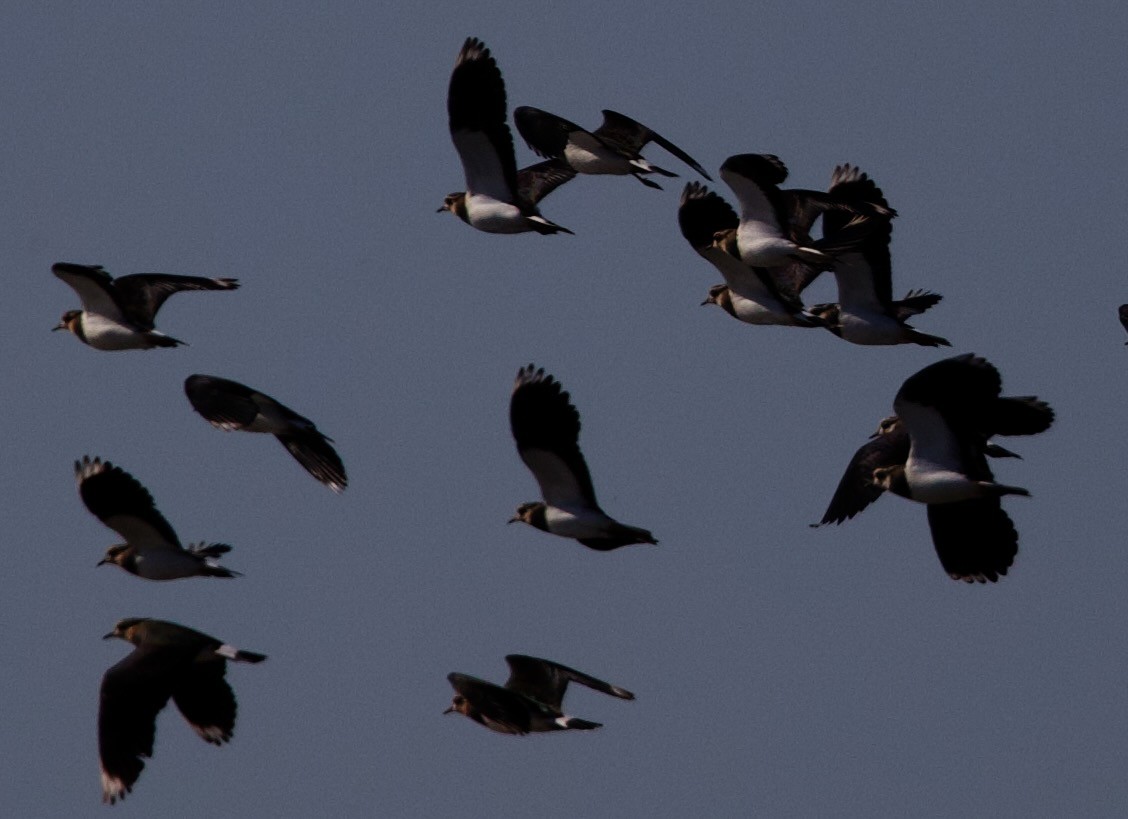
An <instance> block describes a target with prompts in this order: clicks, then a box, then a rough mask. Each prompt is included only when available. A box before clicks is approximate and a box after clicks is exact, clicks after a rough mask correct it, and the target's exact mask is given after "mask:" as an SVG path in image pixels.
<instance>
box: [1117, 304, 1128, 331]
mask: <svg viewBox="0 0 1128 819" xmlns="http://www.w3.org/2000/svg"><path fill="white" fill-rule="evenodd" d="M1117 314H1118V315H1119V316H1120V324H1121V325H1122V326H1123V327H1124V329H1125V330H1128V304H1122V305H1120V307H1118V308H1117Z"/></svg>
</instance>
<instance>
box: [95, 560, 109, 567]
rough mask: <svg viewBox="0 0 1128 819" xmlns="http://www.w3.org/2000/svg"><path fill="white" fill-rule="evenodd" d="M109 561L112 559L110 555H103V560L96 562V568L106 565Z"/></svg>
mask: <svg viewBox="0 0 1128 819" xmlns="http://www.w3.org/2000/svg"><path fill="white" fill-rule="evenodd" d="M109 562H110V559H109V558H108V557H103V558H102V559H101V560H99V561H98V562H97V563H95V564H94V568H95V569H96V568H98V567H99V566H104V565H105V564H107V563H109Z"/></svg>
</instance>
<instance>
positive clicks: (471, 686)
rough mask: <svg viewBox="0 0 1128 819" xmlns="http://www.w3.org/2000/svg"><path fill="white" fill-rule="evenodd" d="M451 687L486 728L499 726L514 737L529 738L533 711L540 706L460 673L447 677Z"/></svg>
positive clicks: (515, 693) (514, 692)
mask: <svg viewBox="0 0 1128 819" xmlns="http://www.w3.org/2000/svg"><path fill="white" fill-rule="evenodd" d="M447 679H448V680H449V681H450V684H451V686H452V687H453V688H454V690H455V691H457V692H458V693H459V694H461V695H462V696H463V697H465V698H466V700H467V702H469V703H470V705H471V706H472V710H473V711H475V712H476V713H477V714H478V715H479V718H478V719H477V720H476V721H478V722H482V723H483V724H485V725H490V724H491V723H493V724H496V725H497V726H499V727H500V728H502V729H503V730H505V731H506V732H508V733H512V734H527V733H529V727H530V723H531V720H530V712H529V711H530V708H535V707H536V703H532V702H530V701H529V700H528V699H527V698H526V697H524V696H522V695H521V694H519V693H518V692H516V691H510V690H509V689H507V688H502V687H501V686H500V685H494V684H493V683H491V682H486V681H485V680H480V679H478V678H477V677H471V676H470V675H469V674H459V673H457V672H454V673H451V674H448V675H447Z"/></svg>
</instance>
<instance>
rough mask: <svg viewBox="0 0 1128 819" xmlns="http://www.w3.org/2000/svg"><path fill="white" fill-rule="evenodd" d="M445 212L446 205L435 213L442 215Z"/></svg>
mask: <svg viewBox="0 0 1128 819" xmlns="http://www.w3.org/2000/svg"><path fill="white" fill-rule="evenodd" d="M444 210H447V206H446V205H443V206H442V207H441V208H439V209H438V210H437V211H435V213H442V212H443V211H444Z"/></svg>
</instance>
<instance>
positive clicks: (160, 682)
mask: <svg viewBox="0 0 1128 819" xmlns="http://www.w3.org/2000/svg"><path fill="white" fill-rule="evenodd" d="M111 637H118V638H120V639H122V640H125V641H127V642H130V643H133V645H134V646H135V648H134V649H133V651H132V652H131V653H130V654H129V655H127V656H126V657H125V659H123V660H122V661H121V662H119V663H117V664H116V665H114V666H112V667H111V668H110V669H109V670H108V671H107V672H106V673H105V675H104V676H103V677H102V689H101V694H100V698H99V699H100V702H99V705H98V754H99V757H100V758H101V765H102V801H103V802H106V803H108V804H111V805H112V804H114V803H115V802H117V801H118V800H119V799H124V798H125V795H126V794H128V793H130V792H131V791H132V790H133V785H134V784H135V783H136V782H137V778H138V777H139V776H140V775H141V771H142V769H143V768H144V767H145V763H144V762H143V761H142V759H143V758H145V759H147V758H150V757H152V755H153V739H154V736H155V734H156V728H157V724H156V723H157V714H158V713H160V711H161V709H162V708H164V707H165V705H166V704H167V703H168V700H169V698H170V697H171V698H172V701H173V702H174V703H176V707H177V709H178V710H179V711H180V713H181V715H182V716H183V717H184V719H186V720H187V721H188V724H189V725H190V726H192V730H194V731H195V732H196V733H197V734H198V735H199V736H200V738H201V739H203V740H204V741H205V742H208V743H210V744H212V745H222V744H223V743H225V742H227V741H228V740H230V739H231V734H232V732H233V731H234V729H235V710H236V706H235V694H234V693H233V692H232V691H231V686H230V685H228V684H227V681H226V680H224V674H225V673H226V671H227V661H228V660H235V661H237V662H246V663H261V662H262V661H263V660H265V659H266V655H264V654H257V653H255V652H253V651H241V650H240V649H237V648H235V647H234V646H230V645H227V644H225V643H224V642H222V641H221V640H217V639H215V638H214V637H209V636H208V635H206V634H202V633H201V632H199V631H195V630H193V629H190V628H185V627H184V626H181V625H177V624H176V623H169V622H166V621H164V620H151V619H148V618H144V617H129V618H126V619H124V620H120V621H119V622H118V623H117V625H115V626H114V630H113V631H111V632H110V633H109V634H107V635H105V637H104V638H103V639H106V640H108V639H110V638H111Z"/></svg>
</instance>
